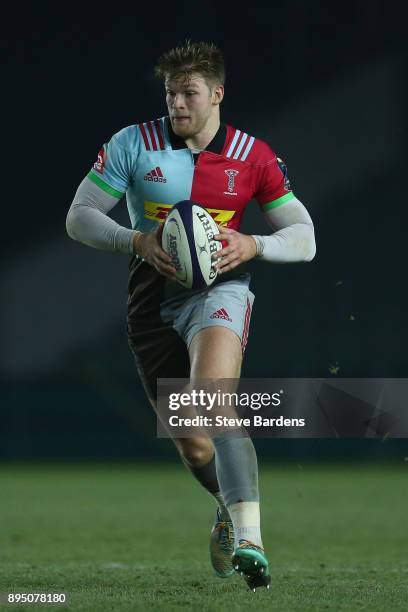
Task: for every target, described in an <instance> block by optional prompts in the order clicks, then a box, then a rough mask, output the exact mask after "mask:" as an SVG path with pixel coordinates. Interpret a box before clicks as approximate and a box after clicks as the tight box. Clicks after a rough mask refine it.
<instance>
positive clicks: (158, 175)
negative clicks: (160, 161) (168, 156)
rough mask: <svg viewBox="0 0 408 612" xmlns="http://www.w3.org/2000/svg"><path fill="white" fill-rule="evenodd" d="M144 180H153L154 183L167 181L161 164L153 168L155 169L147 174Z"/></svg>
mask: <svg viewBox="0 0 408 612" xmlns="http://www.w3.org/2000/svg"><path fill="white" fill-rule="evenodd" d="M144 180H145V181H152V183H167V179H165V178H164V176H163V172H162V171H161V169H160V167H159V166H156V168H153V170H150V172H148V173H147V174H145V175H144Z"/></svg>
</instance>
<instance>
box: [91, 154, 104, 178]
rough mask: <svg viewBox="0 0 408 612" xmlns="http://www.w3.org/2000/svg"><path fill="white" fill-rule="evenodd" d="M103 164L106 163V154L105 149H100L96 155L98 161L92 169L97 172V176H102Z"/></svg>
mask: <svg viewBox="0 0 408 612" xmlns="http://www.w3.org/2000/svg"><path fill="white" fill-rule="evenodd" d="M105 163H106V152H105V149H104V148H102V149H101V150H100V151H99V153H98V159H97V160H96V162H95V163H94V165H93V169H94V170H96V172H99V174H103V171H104V169H105Z"/></svg>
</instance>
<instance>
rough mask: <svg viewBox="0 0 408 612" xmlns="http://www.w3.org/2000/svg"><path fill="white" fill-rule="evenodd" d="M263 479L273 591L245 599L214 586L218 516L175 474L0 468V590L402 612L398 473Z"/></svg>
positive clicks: (123, 605)
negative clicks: (213, 532)
mask: <svg viewBox="0 0 408 612" xmlns="http://www.w3.org/2000/svg"><path fill="white" fill-rule="evenodd" d="M260 482H261V491H262V522H263V536H264V543H265V544H266V547H267V552H268V555H269V559H270V561H271V563H272V568H271V569H272V580H273V582H272V588H271V590H270V591H269V592H266V590H263V591H262V590H259V591H258V592H257V593H256V594H255V595H254V594H252V593H250V592H249V591H248V590H246V587H245V584H244V581H243V580H242V579H241V578H240V577H238V576H234V577H232V578H231V579H227V580H221V579H218V578H216V577H215V576H213V574H212V570H211V568H210V566H209V559H208V535H209V531H210V529H211V525H212V520H213V516H214V508H215V506H214V505H213V504H212V500H211V498H210V497H209V495H208V494H207V493H206V492H205V491H203V490H202V489H201V488H200V486H199V485H198V484H197V483H196V482H195V481H194V480H193V479H192V478H191V477H190V476H189V475H188V473H187V471H186V470H185V468H183V467H182V466H181V465H180V466H176V465H175V466H152V465H149V464H143V463H139V464H134V465H120V464H117V465H113V466H112V465H99V466H93V465H92V466H91V465H89V464H88V465H75V466H54V467H51V466H24V465H20V466H7V465H2V466H0V497H1V500H0V592H2V593H6V592H9V591H14V592H25V593H28V592H36V593H38V592H43V593H46V592H65V593H67V597H68V605H66V606H65V607H61V606H58V607H55V606H51V605H47V606H46V607H47V608H48V609H50V608H52V609H60V610H61V609H69V610H75V611H77V610H80V611H81V610H86V611H92V612H97V611H102V610H103V611H105V610H115V611H116V610H119V611H122V610H123V611H127V610H129V611H130V610H160V611H166V612H167V611H170V610H200V612H204V611H207V610H213V611H217V612H218V611H224V610H225V611H228V612H232V611H234V610H245V611H247V610H279V611H280V612H286V611H290V610H302V611H303V612H304V611H308V610H314V611H315V610H332V611H338V610H347V612H350V611H353V610H378V611H381V612H382V611H384V610H387V611H394V610H407V607H408V465H407V464H402V465H401V466H396V465H394V466H386V467H384V466H379V465H371V466H364V465H348V466H340V467H339V466H315V465H310V464H303V465H302V466H299V465H295V464H293V465H289V466H288V465H286V466H275V467H263V469H262V470H261V474H260ZM43 606H44V604H43V605H42V606H40V605H35V604H31V605H25V606H21V605H20V606H17V605H13V606H11V605H8V604H0V609H2V610H3V609H4V610H32V609H38V608H42V607H43Z"/></svg>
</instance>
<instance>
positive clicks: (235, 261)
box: [213, 227, 256, 274]
mask: <svg viewBox="0 0 408 612" xmlns="http://www.w3.org/2000/svg"><path fill="white" fill-rule="evenodd" d="M214 238H215V240H220V241H221V242H227V245H226V246H224V247H223V248H222V249H221V251H218V252H217V253H216V254H214V256H213V259H214V260H215V261H216V262H217V264H216V265H214V267H215V269H216V270H218V274H223V273H224V272H228V271H229V270H233V269H234V268H236V267H237V266H239V264H241V263H243V262H244V261H249V260H250V259H252V258H253V257H255V255H256V242H255V240H254V239H253V238H252V236H248V235H247V234H241V233H240V232H237V231H236V230H233V229H230V228H229V227H222V228H221V231H220V233H219V234H215V236H214Z"/></svg>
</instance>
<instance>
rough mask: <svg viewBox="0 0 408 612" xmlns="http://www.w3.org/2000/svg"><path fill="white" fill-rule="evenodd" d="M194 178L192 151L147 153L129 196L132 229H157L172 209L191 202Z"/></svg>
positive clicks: (142, 157)
mask: <svg viewBox="0 0 408 612" xmlns="http://www.w3.org/2000/svg"><path fill="white" fill-rule="evenodd" d="M193 175H194V159H193V156H192V155H191V153H190V151H189V150H188V149H180V150H176V151H173V150H172V149H166V150H164V151H144V152H143V155H140V157H139V161H138V164H137V166H136V169H135V173H134V176H133V182H132V184H131V185H130V187H129V189H128V191H127V193H126V199H127V205H128V210H129V216H130V219H131V221H132V227H133V228H135V229H140V230H141V231H146V232H147V231H151V230H153V229H155V227H157V224H158V223H159V222H160V221H163V219H164V218H165V216H166V215H167V213H168V211H169V209H170V207H171V206H174V204H176V203H177V202H180V200H188V199H190V196H191V189H192V184H193Z"/></svg>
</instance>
